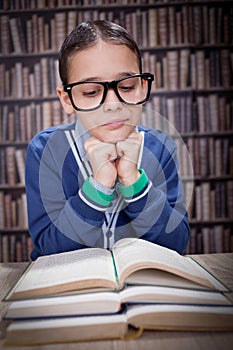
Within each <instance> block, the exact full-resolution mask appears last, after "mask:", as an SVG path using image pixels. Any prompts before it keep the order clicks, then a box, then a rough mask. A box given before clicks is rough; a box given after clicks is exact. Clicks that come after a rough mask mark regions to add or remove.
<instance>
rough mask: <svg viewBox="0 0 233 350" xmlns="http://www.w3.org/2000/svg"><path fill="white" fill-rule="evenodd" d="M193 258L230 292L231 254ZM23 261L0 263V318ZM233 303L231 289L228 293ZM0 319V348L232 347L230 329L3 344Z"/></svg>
mask: <svg viewBox="0 0 233 350" xmlns="http://www.w3.org/2000/svg"><path fill="white" fill-rule="evenodd" d="M193 257H194V258H195V260H197V261H198V262H199V263H201V264H202V265H203V266H205V267H207V268H208V270H209V271H210V272H211V273H213V274H214V275H215V276H216V277H217V278H219V279H220V280H221V281H222V282H223V283H224V284H225V285H226V286H227V287H228V288H229V289H230V290H232V291H233V253H225V254H204V255H193ZM26 265H27V263H1V264H0V320H2V317H3V315H4V314H5V312H6V309H7V307H8V303H6V302H2V299H3V297H4V296H5V295H6V293H7V291H8V290H9V289H10V287H12V285H13V284H14V282H15V281H16V280H17V278H18V277H19V276H20V275H21V273H22V271H23V269H24V268H25V267H26ZM228 297H230V299H231V300H232V302H233V292H230V293H228ZM7 324H8V323H7V322H6V321H1V322H0V349H6V350H7V349H8V350H16V349H17V350H19V349H20V350H29V349H33V350H64V349H65V350H79V349H83V350H91V349H93V350H118V349H120V350H140V349H143V350H152V349H153V350H156V349H158V350H173V349H177V350H187V349H188V350H196V349H200V350H205V349H211V350H215V349H216V350H219V349H221V350H222V349H223V350H228V349H229V350H232V349H233V332H175V331H145V332H144V333H143V335H142V336H141V337H140V338H137V339H134V340H105V341H93V342H82V343H67V344H50V345H36V346H29V347H26V346H22V347H20V348H19V347H9V346H8V347H4V345H3V343H4V341H3V339H4V333H5V330H6V326H7Z"/></svg>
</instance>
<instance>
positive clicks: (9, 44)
mask: <svg viewBox="0 0 233 350" xmlns="http://www.w3.org/2000/svg"><path fill="white" fill-rule="evenodd" d="M45 16H46V15H45ZM45 16H38V15H37V14H32V15H31V18H29V19H26V21H25V20H23V19H22V18H21V17H11V18H10V16H9V15H2V16H1V22H0V27H1V42H2V54H9V53H10V52H15V53H24V52H34V53H38V52H40V51H46V50H58V49H59V48H60V46H61V44H62V42H63V41H64V39H65V37H66V35H67V33H70V32H71V31H72V30H73V29H74V28H75V27H76V25H77V23H81V22H82V21H84V20H95V19H107V20H110V21H115V22H117V23H120V24H121V25H123V26H124V27H125V28H126V29H127V30H128V31H129V32H130V33H131V34H132V35H133V37H134V39H135V40H136V41H137V43H138V44H139V46H140V47H156V46H158V45H160V46H167V45H175V44H181V43H185V44H187V43H194V44H201V43H210V44H213V45H214V44H216V43H222V42H223V43H232V42H233V32H232V31H233V30H232V26H231V20H232V17H233V12H232V9H231V8H229V10H228V11H224V9H223V7H215V6H212V7H209V6H207V5H206V6H200V5H199V6H187V4H186V5H185V6H181V7H174V6H170V7H167V6H165V7H160V8H152V9H149V10H146V11H145V10H140V9H137V10H136V11H133V12H130V13H128V12H127V13H125V11H123V10H122V9H120V8H119V9H118V10H116V11H102V10H101V11H99V10H98V9H97V10H92V11H90V10H89V11H67V12H55V13H54V15H53V17H52V18H50V20H49V21H48V19H46V17H45Z"/></svg>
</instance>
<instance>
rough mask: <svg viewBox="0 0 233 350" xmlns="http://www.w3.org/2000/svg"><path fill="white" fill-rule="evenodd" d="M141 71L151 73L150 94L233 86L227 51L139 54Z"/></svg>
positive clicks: (231, 60) (231, 55) (230, 56)
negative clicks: (141, 62)
mask: <svg viewBox="0 0 233 350" xmlns="http://www.w3.org/2000/svg"><path fill="white" fill-rule="evenodd" d="M142 58H143V66H144V70H145V71H148V72H152V73H154V74H155V78H156V79H155V84H154V85H153V86H152V91H156V89H160V88H162V89H165V90H168V91H176V90H180V89H186V88H188V87H192V88H193V89H197V90H198V89H199V90H200V89H209V88H212V87H220V86H222V87H224V88H228V87H231V86H232V84H233V53H232V52H231V51H230V49H221V50H220V49H218V50H216V49H214V50H213V49H212V50H211V49H210V51H208V52H207V51H206V50H203V49H198V50H196V51H195V52H191V50H190V49H181V50H169V51H167V52H163V53H159V54H152V53H151V52H148V51H146V52H143V54H142Z"/></svg>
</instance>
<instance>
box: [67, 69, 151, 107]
mask: <svg viewBox="0 0 233 350" xmlns="http://www.w3.org/2000/svg"><path fill="white" fill-rule="evenodd" d="M153 80H154V75H153V74H151V73H143V74H135V75H131V76H128V77H124V78H121V79H118V80H113V81H82V82H77V83H72V84H66V85H64V86H63V88H64V91H65V92H67V93H68V95H69V98H70V101H71V103H72V106H73V107H74V108H75V109H76V110H77V111H93V110H95V109H97V108H99V107H100V106H101V105H102V104H103V103H104V101H105V98H106V96H107V93H108V89H113V90H114V92H115V94H116V96H117V97H118V99H119V101H121V102H123V103H126V104H128V105H139V104H142V103H144V102H146V101H147V100H148V98H149V96H150V90H151V84H152V81H153Z"/></svg>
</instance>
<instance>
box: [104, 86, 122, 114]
mask: <svg viewBox="0 0 233 350" xmlns="http://www.w3.org/2000/svg"><path fill="white" fill-rule="evenodd" d="M120 109H122V102H121V101H120V100H119V98H118V97H117V95H116V93H115V91H114V90H113V89H108V92H107V95H106V98H105V101H104V111H105V112H107V111H117V110H120Z"/></svg>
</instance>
